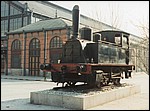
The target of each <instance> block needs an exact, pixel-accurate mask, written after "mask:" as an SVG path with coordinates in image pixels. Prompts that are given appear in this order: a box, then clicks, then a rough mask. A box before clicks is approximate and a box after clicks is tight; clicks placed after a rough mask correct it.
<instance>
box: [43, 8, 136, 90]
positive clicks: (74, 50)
mask: <svg viewBox="0 0 150 111" xmlns="http://www.w3.org/2000/svg"><path fill="white" fill-rule="evenodd" d="M78 22H79V7H78V5H75V6H74V8H73V27H72V28H73V36H72V37H71V38H70V39H69V40H68V41H66V43H65V44H64V46H63V50H62V52H63V53H62V58H61V60H58V61H59V62H58V63H48V64H41V66H40V69H41V70H43V71H48V72H51V78H52V82H57V83H63V86H64V83H67V85H69V86H74V85H75V84H76V83H77V82H84V83H87V84H88V85H89V86H90V87H95V86H97V87H99V88H100V87H102V86H103V85H108V84H109V83H110V82H112V83H114V84H115V85H120V79H121V78H124V76H123V75H125V78H129V77H131V72H132V71H133V70H134V69H135V66H134V65H132V64H129V35H130V34H128V33H126V32H123V31H112V30H107V31H100V32H95V33H94V36H93V41H91V35H90V33H91V30H88V28H86V29H87V30H85V31H84V32H83V33H82V35H83V36H81V37H80V38H78V25H79V23H78ZM100 35H101V36H100ZM106 50H107V51H106ZM104 53H105V54H104ZM102 58H103V59H102ZM102 60H103V61H102ZM120 61H121V62H120Z"/></svg>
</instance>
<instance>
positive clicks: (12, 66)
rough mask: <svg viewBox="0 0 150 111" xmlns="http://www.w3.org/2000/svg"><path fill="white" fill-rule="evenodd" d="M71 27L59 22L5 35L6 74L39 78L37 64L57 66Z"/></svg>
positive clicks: (34, 25)
mask: <svg viewBox="0 0 150 111" xmlns="http://www.w3.org/2000/svg"><path fill="white" fill-rule="evenodd" d="M70 29H71V27H70V25H69V24H67V23H66V22H64V21H63V19H61V18H56V19H50V20H45V21H39V22H36V23H33V24H30V25H28V26H25V27H22V28H20V29H18V30H15V31H12V32H9V33H8V35H7V36H8V43H9V44H8V74H9V73H10V74H15V75H26V76H43V72H42V71H40V69H39V66H40V64H41V63H44V62H45V63H46V62H47V63H48V62H50V61H51V62H57V60H58V59H59V58H60V55H61V48H62V45H63V44H64V43H65V41H66V40H67V39H68V38H69V37H70V34H71V30H70Z"/></svg>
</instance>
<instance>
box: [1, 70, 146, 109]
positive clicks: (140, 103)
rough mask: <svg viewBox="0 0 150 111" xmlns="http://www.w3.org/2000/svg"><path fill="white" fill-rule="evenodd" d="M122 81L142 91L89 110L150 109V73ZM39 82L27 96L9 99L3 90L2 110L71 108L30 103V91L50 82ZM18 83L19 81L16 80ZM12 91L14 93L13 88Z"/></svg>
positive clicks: (139, 74)
mask: <svg viewBox="0 0 150 111" xmlns="http://www.w3.org/2000/svg"><path fill="white" fill-rule="evenodd" d="M36 82H37V81H36ZM121 82H122V83H128V84H137V85H140V86H141V93H138V94H135V95H132V96H128V97H126V98H122V99H118V100H115V101H112V102H109V103H106V104H103V105H100V106H97V107H93V108H90V109H88V110H149V75H147V74H145V73H135V74H133V77H132V78H131V79H123V80H121ZM1 83H2V82H1ZM37 83H38V88H37V87H34V88H33V87H31V89H25V90H24V91H26V90H29V91H28V92H27V91H26V92H24V94H25V93H26V96H18V97H16V98H13V97H9V99H8V98H5V97H3V96H4V95H5V96H7V95H6V94H4V92H3V91H2V92H3V93H2V94H1V97H2V98H3V99H1V110H70V109H66V108H61V107H54V106H45V105H35V104H30V97H29V94H28V93H29V92H32V91H37V89H38V90H43V89H46V87H48V86H46V85H48V83H44V84H45V86H44V87H42V85H41V84H42V83H40V82H37ZM5 84H8V83H7V82H5ZM16 84H18V83H17V82H16ZM26 84H28V83H26ZM33 85H34V84H33ZM40 85H41V86H40ZM1 86H2V84H1ZM11 86H12V85H10V87H11ZM52 86H54V84H53V83H52V85H51V87H52ZM22 87H23V86H22ZM40 87H41V88H40ZM36 88H37V89H36ZM2 90H3V87H2ZM16 90H17V89H16ZM10 91H11V90H10ZM10 93H14V92H13V90H12V92H10ZM8 96H9V95H8Z"/></svg>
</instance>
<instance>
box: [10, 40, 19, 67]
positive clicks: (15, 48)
mask: <svg viewBox="0 0 150 111" xmlns="http://www.w3.org/2000/svg"><path fill="white" fill-rule="evenodd" d="M11 67H12V68H21V43H20V41H19V40H14V41H13V43H12V46H11Z"/></svg>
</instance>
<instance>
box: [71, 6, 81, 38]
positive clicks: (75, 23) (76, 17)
mask: <svg viewBox="0 0 150 111" xmlns="http://www.w3.org/2000/svg"><path fill="white" fill-rule="evenodd" d="M72 26H73V37H72V39H76V38H77V36H78V29H79V6H78V5H75V6H74V7H73V11H72Z"/></svg>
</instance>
